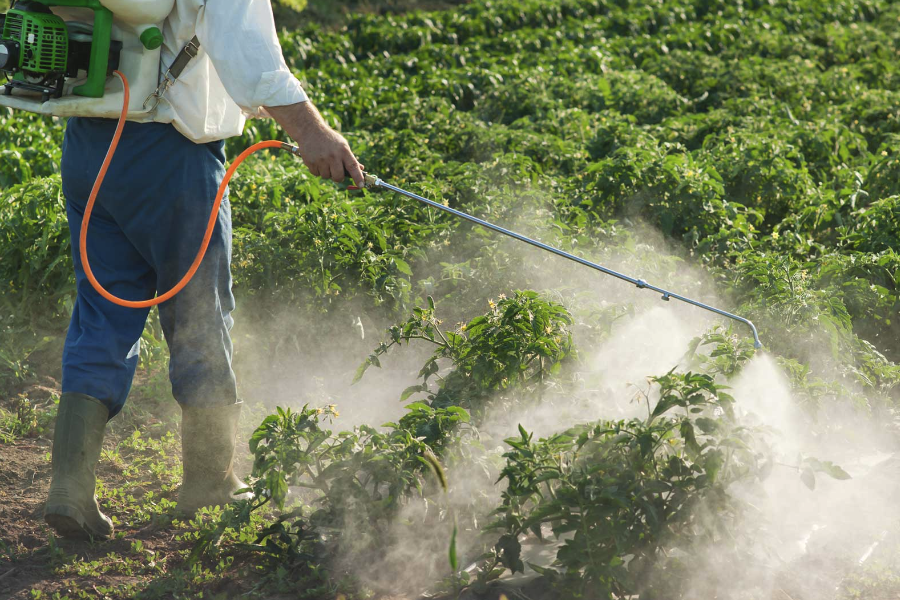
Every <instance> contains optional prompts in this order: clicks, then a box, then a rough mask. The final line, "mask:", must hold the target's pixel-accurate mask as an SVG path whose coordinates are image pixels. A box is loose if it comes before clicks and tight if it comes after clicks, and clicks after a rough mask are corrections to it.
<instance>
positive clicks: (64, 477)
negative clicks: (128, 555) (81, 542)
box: [44, 393, 113, 539]
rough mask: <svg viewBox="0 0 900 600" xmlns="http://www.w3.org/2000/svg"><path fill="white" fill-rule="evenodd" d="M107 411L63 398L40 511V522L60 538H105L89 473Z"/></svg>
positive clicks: (106, 527)
mask: <svg viewBox="0 0 900 600" xmlns="http://www.w3.org/2000/svg"><path fill="white" fill-rule="evenodd" d="M108 418H109V411H108V410H107V409H106V407H105V406H104V405H103V403H102V402H100V401H99V400H97V399H96V398H91V397H90V396H85V395H84V394H73V393H65V394H63V395H62V397H61V398H60V399H59V413H58V415H57V417H56V430H55V432H54V434H53V461H52V473H53V479H52V481H51V483H50V494H49V496H48V498H47V504H45V505H44V520H45V521H47V524H48V525H50V527H52V528H53V529H54V530H56V533H57V534H59V535H60V536H61V537H67V538H78V539H89V538H102V539H105V538H108V537H109V536H110V535H112V533H113V524H112V521H110V520H109V517H107V516H106V515H104V514H103V513H102V512H100V506H99V505H98V504H97V497H96V496H95V495H94V490H95V487H96V485H97V478H96V476H95V475H94V468H95V467H96V466H97V460H98V459H99V458H100V449H101V447H102V445H103V433H104V431H105V430H106V421H107V419H108Z"/></svg>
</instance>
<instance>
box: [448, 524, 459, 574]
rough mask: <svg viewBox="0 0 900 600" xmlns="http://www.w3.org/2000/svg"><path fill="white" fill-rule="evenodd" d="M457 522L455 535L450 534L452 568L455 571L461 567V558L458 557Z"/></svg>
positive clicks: (454, 527)
mask: <svg viewBox="0 0 900 600" xmlns="http://www.w3.org/2000/svg"><path fill="white" fill-rule="evenodd" d="M456 530H457V528H456V524H454V525H453V535H452V536H450V553H449V554H450V568H451V569H453V572H454V573H456V571H457V570H458V569H459V560H458V559H457V557H456Z"/></svg>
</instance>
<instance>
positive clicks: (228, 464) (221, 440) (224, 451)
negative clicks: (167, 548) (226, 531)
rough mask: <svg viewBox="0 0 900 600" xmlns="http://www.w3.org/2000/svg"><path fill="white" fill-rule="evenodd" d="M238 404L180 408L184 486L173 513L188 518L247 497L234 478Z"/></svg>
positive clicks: (239, 414)
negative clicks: (205, 508) (204, 510)
mask: <svg viewBox="0 0 900 600" xmlns="http://www.w3.org/2000/svg"><path fill="white" fill-rule="evenodd" d="M242 406H243V404H242V403H240V402H239V403H237V404H233V405H231V406H217V407H214V408H191V407H189V406H182V407H181V458H182V463H183V465H184V482H183V483H182V484H181V489H180V490H179V492H178V505H177V507H176V510H177V511H178V512H180V513H181V514H183V515H188V516H192V515H193V514H194V513H196V512H197V511H198V510H199V509H201V508H203V507H204V506H225V505H226V504H229V503H231V502H234V501H235V500H242V499H245V498H249V497H250V494H247V493H245V494H240V495H238V496H235V495H234V492H236V491H237V490H239V489H241V488H245V487H247V486H246V485H245V484H244V483H243V482H242V481H241V480H240V479H238V478H237V475H235V474H234V445H235V442H236V440H237V433H238V420H239V418H240V416H241V407H242Z"/></svg>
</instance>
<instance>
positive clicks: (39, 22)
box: [0, 0, 122, 102]
mask: <svg viewBox="0 0 900 600" xmlns="http://www.w3.org/2000/svg"><path fill="white" fill-rule="evenodd" d="M0 19H2V20H0V23H2V27H0V31H2V33H0V71H3V72H4V73H5V74H6V77H7V83H6V84H5V85H4V93H5V94H6V95H10V94H12V92H13V90H14V89H16V88H18V89H22V90H29V91H32V92H38V93H40V94H41V96H42V100H43V101H44V102H46V101H47V100H49V99H50V98H51V97H52V98H60V97H62V95H63V91H64V83H65V79H66V78H67V77H71V78H76V77H78V76H79V74H82V73H83V74H87V73H89V72H90V70H91V67H92V65H91V46H92V44H93V30H92V28H91V27H90V26H88V25H87V24H84V23H77V22H73V23H66V22H65V21H63V20H62V19H61V18H60V17H58V16H56V15H55V14H53V12H52V11H51V10H50V8H49V7H48V6H47V5H45V4H43V3H41V2H37V1H35V0H20V1H19V2H17V3H16V4H15V6H14V7H13V8H12V9H11V10H10V11H9V12H7V13H6V15H3V16H2V17H0ZM121 49H122V43H121V42H112V41H110V43H109V50H108V51H107V56H106V57H105V58H106V60H105V61H104V62H106V65H105V71H106V72H105V73H103V76H104V79H105V78H106V77H107V76H109V75H110V74H111V73H112V71H113V70H114V69H117V68H118V65H119V53H120V51H121ZM95 66H99V65H95ZM90 92H91V90H90V89H79V88H75V89H74V90H73V93H75V94H79V95H90Z"/></svg>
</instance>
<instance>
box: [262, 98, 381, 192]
mask: <svg viewBox="0 0 900 600" xmlns="http://www.w3.org/2000/svg"><path fill="white" fill-rule="evenodd" d="M266 112H267V113H269V114H270V115H272V118H273V119H275V121H277V122H278V124H279V125H281V127H282V128H283V129H284V130H285V132H287V134H288V135H289V136H290V137H291V139H293V140H295V141H296V142H297V144H298V146H299V148H300V156H302V157H303V163H304V164H305V165H306V166H307V167H308V168H309V170H310V172H311V173H312V174H313V175H318V176H319V177H323V178H325V179H333V180H334V181H336V182H337V183H340V182H342V181H343V180H344V179H345V178H346V177H347V175H349V176H350V177H351V178H352V179H353V181H354V183H356V185H358V186H360V187H362V186H363V183H364V182H363V166H362V165H361V164H359V161H357V160H356V157H355V156H354V155H353V151H351V150H350V145H349V144H348V143H347V140H345V139H344V136H342V135H341V134H340V133H338V132H337V131H335V130H334V129H332V128H331V127H329V126H328V123H326V122H325V119H323V118H322V115H320V114H319V111H318V110H316V107H315V106H313V104H312V102H309V101H306V102H298V103H296V104H290V105H288V106H267V107H266Z"/></svg>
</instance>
